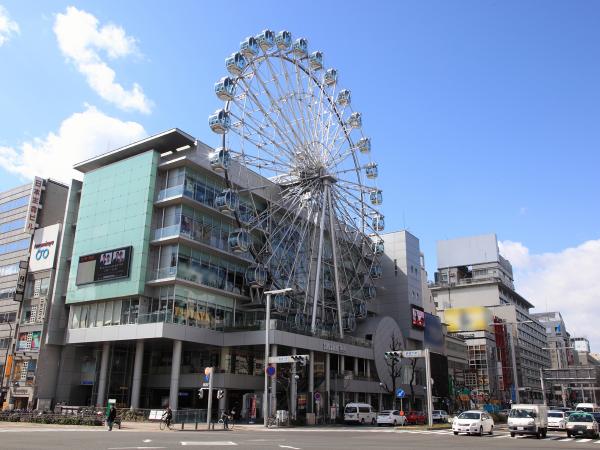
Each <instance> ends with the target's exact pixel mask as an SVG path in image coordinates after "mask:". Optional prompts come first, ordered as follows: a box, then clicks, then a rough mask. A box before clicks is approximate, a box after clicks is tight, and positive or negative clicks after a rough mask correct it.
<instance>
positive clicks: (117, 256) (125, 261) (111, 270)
mask: <svg viewBox="0 0 600 450" xmlns="http://www.w3.org/2000/svg"><path fill="white" fill-rule="evenodd" d="M132 249H133V248H132V247H131V246H129V247H121V248H116V249H113V250H106V251H103V252H100V253H93V254H91V255H84V256H80V257H79V265H78V266H77V278H76V282H75V284H77V285H80V284H89V283H96V282H100V281H111V280H117V279H119V278H127V277H129V267H130V263H131V252H132Z"/></svg>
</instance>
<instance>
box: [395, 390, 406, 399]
mask: <svg viewBox="0 0 600 450" xmlns="http://www.w3.org/2000/svg"><path fill="white" fill-rule="evenodd" d="M405 395H406V392H404V389H401V388H398V389H396V398H404V396H405Z"/></svg>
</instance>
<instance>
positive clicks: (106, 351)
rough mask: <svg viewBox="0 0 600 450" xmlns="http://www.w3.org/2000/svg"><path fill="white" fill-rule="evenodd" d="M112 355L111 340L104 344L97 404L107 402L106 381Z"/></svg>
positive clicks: (102, 404)
mask: <svg viewBox="0 0 600 450" xmlns="http://www.w3.org/2000/svg"><path fill="white" fill-rule="evenodd" d="M109 356H110V342H104V343H103V344H102V359H101V360H100V376H99V378H98V395H97V396H96V406H105V404H106V398H105V397H106V382H107V380H108V358H109Z"/></svg>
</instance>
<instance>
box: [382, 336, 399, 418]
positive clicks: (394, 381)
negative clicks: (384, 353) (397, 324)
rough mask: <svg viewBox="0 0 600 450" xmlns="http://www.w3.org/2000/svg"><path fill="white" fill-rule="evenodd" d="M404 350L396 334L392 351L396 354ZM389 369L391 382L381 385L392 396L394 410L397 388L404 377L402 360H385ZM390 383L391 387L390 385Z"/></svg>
mask: <svg viewBox="0 0 600 450" xmlns="http://www.w3.org/2000/svg"><path fill="white" fill-rule="evenodd" d="M400 350H402V340H401V339H400V338H399V337H398V336H397V335H395V334H393V335H392V338H391V339H390V351H392V352H396V351H400ZM385 362H386V364H387V368H388V375H389V381H386V380H384V381H382V383H381V385H382V387H383V388H384V389H385V390H386V392H389V393H390V394H392V398H393V400H392V409H396V387H399V385H400V383H399V381H398V380H399V378H400V377H401V376H402V358H400V357H390V358H387V357H386V359H385ZM388 383H389V385H388Z"/></svg>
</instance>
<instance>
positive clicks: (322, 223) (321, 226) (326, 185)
mask: <svg viewBox="0 0 600 450" xmlns="http://www.w3.org/2000/svg"><path fill="white" fill-rule="evenodd" d="M329 183H330V181H329V179H327V178H325V179H324V180H323V196H324V197H325V198H327V196H328V193H329ZM325 211H326V208H323V210H322V211H321V217H320V218H319V249H318V250H317V273H316V274H315V277H316V278H315V290H314V295H313V310H312V322H311V326H310V329H311V331H312V332H313V333H316V331H317V307H318V304H319V291H320V289H319V283H320V281H321V280H320V278H321V259H322V257H323V238H324V232H325Z"/></svg>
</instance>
